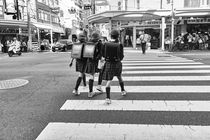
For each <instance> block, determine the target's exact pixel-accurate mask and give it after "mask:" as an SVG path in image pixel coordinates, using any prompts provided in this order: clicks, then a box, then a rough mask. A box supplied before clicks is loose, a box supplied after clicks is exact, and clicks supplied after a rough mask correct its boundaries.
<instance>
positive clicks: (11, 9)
mask: <svg viewBox="0 0 210 140" xmlns="http://www.w3.org/2000/svg"><path fill="white" fill-rule="evenodd" d="M15 7H16V0H5V10H6V12H7V13H16V12H17V11H16V8H15Z"/></svg>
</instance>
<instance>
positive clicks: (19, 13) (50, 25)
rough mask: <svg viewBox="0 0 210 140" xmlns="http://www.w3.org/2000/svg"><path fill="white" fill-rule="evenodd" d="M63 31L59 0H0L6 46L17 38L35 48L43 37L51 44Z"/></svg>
mask: <svg viewBox="0 0 210 140" xmlns="http://www.w3.org/2000/svg"><path fill="white" fill-rule="evenodd" d="M17 9H18V10H17ZM63 33H64V29H63V27H62V26H61V24H60V18H59V0H27V1H26V0H0V41H1V43H2V44H3V45H4V46H6V42H8V41H11V40H12V38H13V37H17V38H18V40H20V41H21V42H27V43H28V44H27V45H28V49H32V48H33V47H39V46H40V43H41V41H42V40H44V39H47V40H49V42H50V43H51V42H53V39H58V38H59V36H60V34H63ZM33 44H34V45H35V46H33ZM3 51H4V52H6V50H4V49H3Z"/></svg>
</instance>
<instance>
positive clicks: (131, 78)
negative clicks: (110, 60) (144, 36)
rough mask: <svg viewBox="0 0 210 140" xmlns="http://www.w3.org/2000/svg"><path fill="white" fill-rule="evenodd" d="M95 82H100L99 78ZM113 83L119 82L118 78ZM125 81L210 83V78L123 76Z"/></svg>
mask: <svg viewBox="0 0 210 140" xmlns="http://www.w3.org/2000/svg"><path fill="white" fill-rule="evenodd" d="M88 79H89V77H87V80H88ZM94 81H98V77H95V78H94ZM112 81H118V79H117V77H114V79H113V80H112ZM123 81H210V76H123Z"/></svg>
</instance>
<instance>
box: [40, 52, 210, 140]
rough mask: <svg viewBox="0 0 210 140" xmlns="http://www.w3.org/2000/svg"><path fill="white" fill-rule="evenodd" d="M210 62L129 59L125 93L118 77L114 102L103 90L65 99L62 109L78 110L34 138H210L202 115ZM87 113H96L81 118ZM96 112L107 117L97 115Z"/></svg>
mask: <svg viewBox="0 0 210 140" xmlns="http://www.w3.org/2000/svg"><path fill="white" fill-rule="evenodd" d="M132 53H133V52H132ZM209 68H210V66H208V65H204V64H202V63H200V62H195V61H193V60H188V59H184V58H179V57H173V58H165V57H163V58H159V59H155V58H154V59H151V58H143V59H142V60H136V59H126V60H124V61H123V80H124V81H125V85H126V86H125V89H126V90H127V92H128V93H127V96H126V97H121V96H120V87H119V86H118V82H117V79H116V78H114V80H113V86H112V87H111V94H112V95H111V96H112V97H111V98H112V104H110V105H106V104H104V97H105V95H104V96H103V95H100V96H103V97H97V99H96V98H95V99H94V98H93V99H90V100H89V99H88V100H87V98H85V99H81V98H80V99H76V100H72V99H67V100H66V101H65V103H64V104H63V105H62V106H61V108H60V111H61V112H65V113H68V112H70V114H77V112H78V114H79V116H75V117H72V118H71V119H72V120H71V119H69V121H67V122H66V121H64V122H62V121H59V120H58V121H55V122H50V123H49V124H48V125H47V126H46V127H45V128H44V130H43V131H42V132H41V133H40V135H39V136H38V137H37V139H36V140H139V139H141V140H172V139H173V140H180V139H183V140H198V139H199V140H207V139H210V124H209V123H207V122H208V120H206V121H205V120H204V119H205V118H208V116H210V114H209V112H210V100H208V99H205V97H202V96H203V95H208V94H210V86H209V81H210V70H209ZM189 74H191V75H189ZM97 79H98V78H97V77H95V81H97ZM152 83H153V84H152ZM94 88H95V87H94ZM79 90H80V92H81V94H87V92H88V88H83V87H82V86H81V87H79ZM104 91H105V89H104ZM147 96H149V97H147ZM151 96H153V97H152V98H151ZM156 97H158V98H156ZM78 114H77V115H78ZM95 114H96V115H95ZM80 115H81V116H80ZM88 116H89V117H93V116H94V118H91V119H87V121H84V120H82V118H83V119H86V118H88ZM95 116H97V117H98V116H100V117H104V118H101V119H99V120H97V121H94V119H95V118H97V117H95ZM100 117H99V118H100ZM78 118H80V119H78ZM109 119H110V120H109ZM74 120H77V121H75V122H74ZM89 120H91V121H89ZM205 122H206V123H205Z"/></svg>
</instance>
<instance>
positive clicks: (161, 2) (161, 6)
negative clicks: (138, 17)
mask: <svg viewBox="0 0 210 140" xmlns="http://www.w3.org/2000/svg"><path fill="white" fill-rule="evenodd" d="M160 9H163V0H160Z"/></svg>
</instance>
